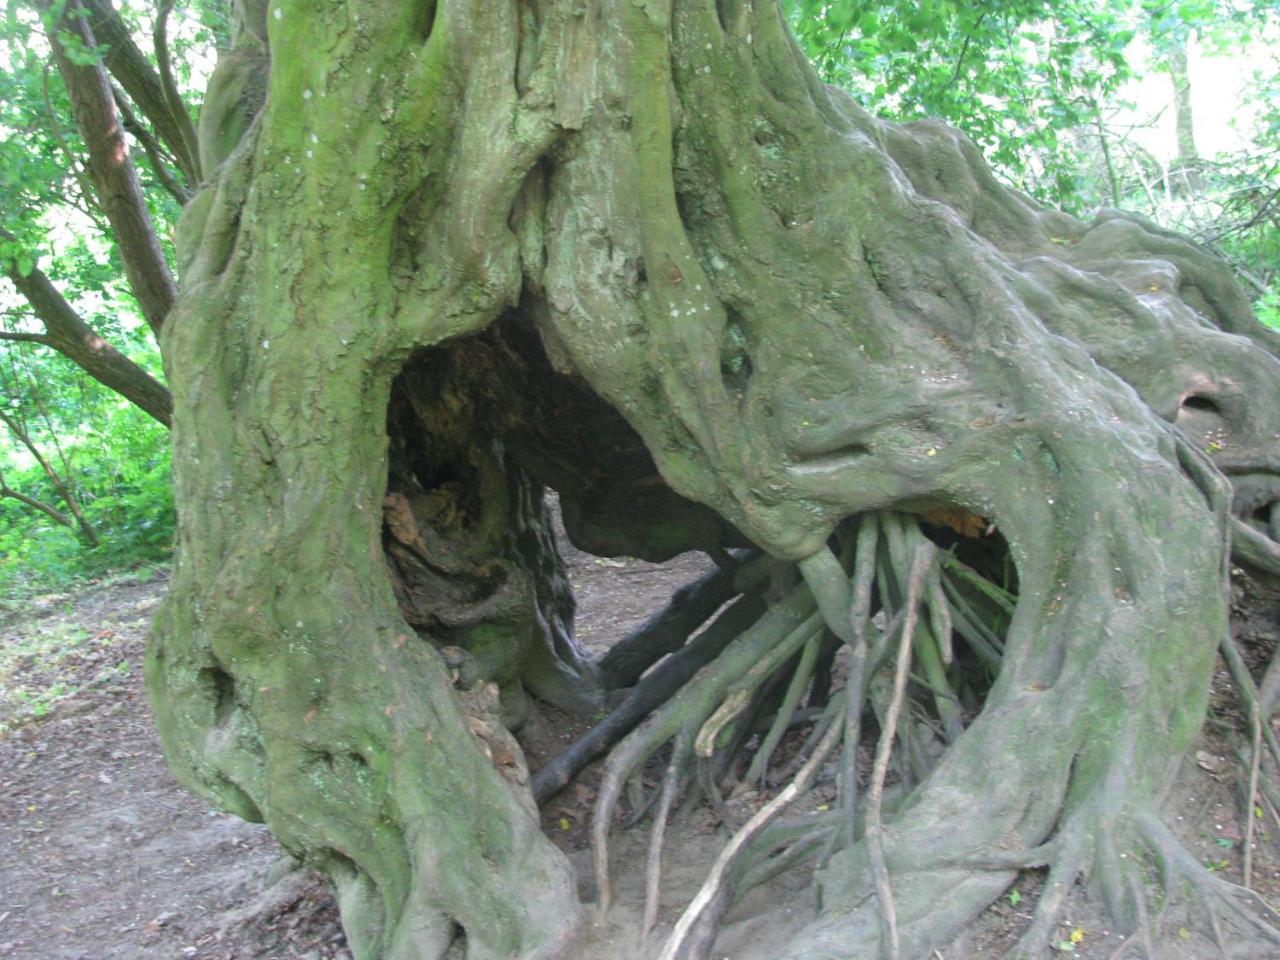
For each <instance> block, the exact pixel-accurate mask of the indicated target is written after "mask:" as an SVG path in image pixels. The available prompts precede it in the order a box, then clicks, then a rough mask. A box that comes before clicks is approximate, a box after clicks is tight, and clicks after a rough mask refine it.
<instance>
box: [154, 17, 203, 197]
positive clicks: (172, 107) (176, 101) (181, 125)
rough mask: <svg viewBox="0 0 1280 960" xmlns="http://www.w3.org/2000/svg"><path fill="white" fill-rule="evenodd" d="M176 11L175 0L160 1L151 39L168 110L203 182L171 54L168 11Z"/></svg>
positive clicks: (191, 125) (198, 156)
mask: <svg viewBox="0 0 1280 960" xmlns="http://www.w3.org/2000/svg"><path fill="white" fill-rule="evenodd" d="M172 11H173V0H160V9H159V10H158V11H157V14H156V22H155V29H154V30H153V31H152V40H153V41H154V42H155V48H156V62H158V63H159V64H160V87H161V89H162V90H163V91H164V99H165V103H167V104H168V106H169V113H170V114H172V116H173V118H174V120H175V121H176V122H177V124H178V130H179V132H180V133H181V135H182V142H183V143H184V144H185V145H186V148H187V155H188V156H189V157H190V158H191V165H192V169H193V170H194V171H195V179H194V180H193V181H192V182H193V183H197V184H198V183H199V182H200V146H199V143H198V142H197V140H196V128H195V125H194V124H192V122H191V114H189V113H187V105H186V103H185V102H183V99H182V94H181V93H180V92H179V91H178V84H177V82H176V81H175V80H174V79H173V62H172V59H171V58H170V56H169V14H170V13H171V12H172Z"/></svg>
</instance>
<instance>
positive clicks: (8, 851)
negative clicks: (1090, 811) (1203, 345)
mask: <svg viewBox="0 0 1280 960" xmlns="http://www.w3.org/2000/svg"><path fill="white" fill-rule="evenodd" d="M566 559H567V562H568V564H569V572H570V578H571V580H572V581H573V584H574V588H575V591H576V593H577V596H578V600H579V607H580V609H579V622H578V632H579V636H580V638H581V639H582V641H583V642H584V644H586V645H587V646H588V647H589V648H590V649H592V650H593V652H599V651H600V650H602V649H605V648H607V647H608V646H609V645H611V644H612V643H613V642H615V641H616V640H617V638H618V637H620V636H622V635H623V634H624V633H626V632H627V631H628V630H630V629H632V628H633V627H634V626H635V625H637V624H638V623H639V622H640V621H642V620H643V619H644V618H645V617H646V616H648V615H649V614H650V613H652V612H653V611H654V610H656V609H657V608H658V607H659V606H661V605H662V604H663V603H665V602H666V599H667V598H668V597H669V595H670V593H671V591H672V590H673V589H674V588H675V587H677V586H679V585H680V584H682V583H684V582H687V581H688V580H690V579H693V578H695V577H696V576H698V575H699V574H700V573H701V572H702V571H703V570H704V569H706V567H707V561H706V560H705V558H702V557H698V556H686V557H683V558H680V559H678V560H676V561H674V562H673V563H672V564H669V565H667V566H665V567H654V566H651V565H648V564H640V563H635V562H630V561H628V562H625V563H624V562H620V561H614V560H607V559H601V558H596V557H590V556H587V555H585V554H581V553H578V552H576V551H572V550H569V551H567V557H566ZM164 589H165V581H164V579H163V577H157V578H154V579H151V580H149V581H145V582H118V583H115V584H112V585H106V586H98V587H92V588H89V589H87V590H84V591H82V592H79V593H76V594H73V595H68V596H59V597H49V598H42V600H41V601H40V602H39V603H37V604H36V605H35V606H34V607H33V608H31V609H28V610H25V611H23V612H22V614H21V615H14V616H11V617H9V618H8V620H7V621H4V622H0V958H6V960H7V958H13V960H19V958H20V960H116V958H119V960H125V958H128V960H175V958H188V957H190V958H196V960H348V958H349V954H348V953H347V951H346V947H345V940H344V937H343V935H342V931H341V926H340V924H339V921H338V917H337V913H336V909H335V908H334V905H333V902H332V899H331V898H330V896H329V894H328V892H327V891H326V890H325V889H324V887H323V886H322V885H321V884H319V883H318V882H316V881H314V880H307V879H306V878H305V877H298V876H297V875H295V878H294V880H293V881H292V882H290V883H287V884H284V885H282V886H277V887H274V888H272V887H271V884H272V881H274V880H275V879H277V877H278V876H280V875H281V874H282V873H284V872H285V871H284V869H283V868H284V867H285V866H288V863H287V861H282V857H281V851H280V850H279V848H278V847H277V846H276V844H275V843H274V841H273V840H272V839H271V838H270V836H269V835H268V834H267V832H266V830H265V829H264V828H262V827H260V826H254V825H251V824H246V823H243V822H241V821H239V820H237V819H235V818H234V817H229V816H226V815H223V814H219V813H216V812H215V811H212V810H210V809H209V808H208V806H207V805H206V804H205V803H203V802H202V801H201V800H199V799H198V798H196V797H195V796H194V795H192V794H190V793H188V792H187V791H186V790H185V789H184V788H183V787H181V786H180V785H179V784H178V783H177V782H176V781H175V780H174V779H173V777H172V775H171V774H170V773H169V771H168V768H167V767H166V766H165V764H164V762H163V760H162V759H161V758H160V752H159V744H158V742H157V740H156V736H155V733H154V730H153V724H152V719H151V711H150V707H149V705H148V704H147V701H146V696H145V693H144V691H143V689H142V679H141V672H142V671H141V664H142V657H143V643H144V637H145V633H146V628H147V624H148V622H149V620H150V617H151V615H152V613H153V611H154V609H155V606H156V604H157V602H158V601H159V598H160V596H161V595H162V593H163V591H164ZM1250 629H1252V630H1254V631H1255V632H1260V633H1261V634H1266V636H1262V637H1260V638H1259V641H1260V642H1262V641H1266V642H1270V643H1274V640H1275V636H1274V634H1275V632H1276V627H1275V624H1274V621H1271V622H1264V623H1262V624H1261V625H1259V624H1257V623H1253V624H1252V625H1251V627H1250ZM1214 699H1215V705H1216V706H1217V707H1219V708H1220V709H1221V710H1222V711H1223V713H1225V714H1227V715H1230V713H1231V702H1232V700H1233V698H1232V697H1231V696H1230V695H1229V691H1228V690H1227V687H1226V685H1225V684H1224V683H1219V684H1218V689H1217V691H1216V692H1215V698H1214ZM562 736H563V737H565V738H566V739H567V738H569V737H571V736H572V733H571V732H570V733H566V734H563V735H562ZM1225 753H1226V746H1225V743H1223V742H1222V741H1220V740H1215V739H1208V740H1205V741H1204V743H1203V744H1202V749H1201V750H1200V753H1199V754H1198V756H1199V760H1200V762H1199V763H1198V764H1197V763H1189V764H1187V765H1186V768H1187V769H1186V770H1184V775H1183V779H1182V781H1181V782H1180V784H1179V787H1178V789H1177V791H1176V792H1175V795H1174V797H1172V798H1171V801H1170V805H1169V808H1168V813H1169V819H1170V821H1171V822H1174V823H1175V824H1176V826H1178V827H1179V828H1180V832H1181V833H1182V835H1183V837H1184V839H1186V840H1187V841H1188V843H1189V845H1190V846H1191V848H1192V850H1193V852H1195V854H1196V855H1197V857H1199V858H1200V859H1201V860H1202V862H1206V863H1210V864H1212V865H1213V867H1214V869H1215V870H1221V871H1222V873H1223V875H1225V876H1228V877H1230V878H1232V879H1236V880H1237V881H1238V879H1239V871H1240V860H1241V858H1240V846H1241V838H1242V835H1243V834H1242V831H1241V827H1240V823H1241V820H1240V817H1239V816H1238V814H1237V813H1236V808H1237V804H1236V803H1235V798H1234V787H1235V768H1234V767H1233V766H1232V765H1231V764H1230V763H1228V762H1226V761H1225ZM591 784H592V780H591V776H590V774H589V773H588V775H587V776H586V777H584V778H583V785H582V786H581V787H580V788H579V787H571V788H570V789H569V790H566V791H565V793H564V794H562V795H561V797H559V798H557V800H556V801H555V802H553V803H552V804H551V805H549V806H548V808H547V810H546V811H545V826H546V828H547V831H548V833H549V834H550V835H551V836H552V837H553V839H555V840H556V842H557V843H558V844H559V845H560V846H561V847H562V848H563V849H565V850H566V852H567V853H569V855H570V856H571V857H572V858H573V859H574V860H575V862H577V863H578V864H579V865H580V866H583V867H585V865H586V842H585V841H586V829H585V828H586V820H587V816H588V809H589V805H590V803H591V800H592V799H593V796H592V786H591ZM1276 826H1277V825H1276V824H1275V823H1272V822H1263V821H1260V828H1259V844H1258V851H1257V855H1256V859H1255V875H1256V876H1257V877H1258V878H1259V880H1260V887H1261V889H1262V891H1263V892H1264V893H1268V894H1270V895H1272V897H1273V899H1274V895H1275V894H1276V893H1277V891H1278V890H1280V880H1278V879H1277V878H1278V877H1280V867H1278V866H1277V858H1276V855H1275V851H1276V839H1277V838H1276V833H1277V830H1276V829H1275V828H1276ZM647 833H648V831H647V830H638V831H631V832H629V833H627V834H623V835H622V836H619V837H618V838H617V839H616V841H615V848H614V855H615V857H616V858H617V860H618V861H619V862H622V863H625V862H632V861H635V860H638V859H642V858H643V844H644V842H645V839H646V837H647ZM722 842H723V840H722V838H721V837H719V836H718V835H717V830H716V828H715V825H714V823H713V822H712V821H711V820H710V818H702V819H701V820H700V819H699V818H698V817H697V816H694V817H692V818H690V819H689V820H688V821H687V822H686V823H684V824H683V825H682V826H681V827H679V828H678V829H677V828H675V826H674V825H673V829H672V833H671V838H670V846H669V848H668V849H669V850H671V851H672V853H671V855H670V857H669V859H670V862H671V864H672V867H671V870H670V874H669V876H668V880H669V881H670V886H669V887H668V888H667V889H666V891H665V892H664V899H663V907H664V909H663V913H662V918H661V922H663V923H670V922H672V921H673V920H674V918H675V917H676V916H678V913H679V910H680V909H681V908H682V906H683V903H684V901H686V900H687V899H688V897H689V896H691V895H692V892H693V891H694V890H696V888H697V885H698V884H699V883H700V882H701V879H702V876H703V874H704V872H705V870H706V867H707V865H708V864H709V862H710V859H711V858H713V857H714V855H715V851H716V850H717V849H718V847H719V844H720V843H722ZM618 882H619V884H620V894H621V895H622V896H623V898H625V897H626V894H627V890H628V888H629V887H630V886H637V885H638V884H639V883H640V878H639V877H638V876H632V877H626V876H624V877H622V878H620V879H619V881H618ZM806 882H807V878H805V877H790V878H784V880H783V881H781V882H780V884H779V885H777V886H774V887H771V888H769V889H768V890H767V891H756V892H755V893H754V894H752V895H751V896H750V897H748V898H747V900H746V902H744V903H743V904H742V905H740V906H739V907H736V908H735V909H734V911H733V914H732V915H731V916H730V918H729V920H730V924H729V926H728V928H727V929H726V933H725V937H724V938H723V940H722V941H721V945H722V946H723V947H724V948H725V949H727V950H729V951H730V953H729V955H730V956H732V957H733V960H751V958H753V957H755V958H760V957H774V956H778V955H780V951H781V950H784V949H785V938H786V935H787V931H788V930H789V929H792V928H794V926H796V925H797V924H799V923H801V922H803V920H804V918H805V917H806V916H807V915H808V911H809V910H810V909H811V899H812V897H811V894H810V893H809V892H808V889H807V886H806ZM1039 882H1040V878H1039V877H1038V876H1037V875H1036V874H1035V873H1029V874H1026V875H1024V877H1023V879H1022V880H1021V881H1020V882H1019V887H1018V890H1019V891H1020V893H1019V894H1018V895H1017V896H1014V897H1006V898H1002V899H1001V900H1000V901H999V902H998V903H997V904H996V905H994V906H993V907H992V908H991V909H990V910H988V912H987V914H986V915H984V917H983V919H982V921H981V922H980V923H979V924H978V925H977V926H976V927H975V928H974V929H972V930H971V931H969V932H968V933H967V934H966V935H965V937H964V938H963V939H962V940H958V941H957V942H956V943H955V944H953V945H952V947H951V948H950V949H947V950H944V951H943V954H942V955H943V957H944V960H954V958H956V957H966V958H969V957H979V958H981V957H996V956H999V955H1000V953H1001V952H1002V951H1003V949H1004V948H1005V947H1007V946H1008V945H1009V944H1010V943H1011V942H1013V940H1014V939H1016V936H1017V934H1018V932H1019V931H1020V930H1021V929H1023V928H1025V925H1026V923H1027V922H1028V920H1029V919H1030V909H1031V907H1032V906H1033V905H1034V894H1035V891H1036V889H1037V886H1038V884H1039ZM268 889H270V890H271V894H272V896H271V898H270V900H269V901H264V900H263V899H262V897H263V892H264V890H268ZM633 892H635V893H636V894H637V896H638V890H637V891H633ZM1176 909H1177V910H1178V912H1177V913H1176V914H1171V916H1170V923H1169V924H1166V926H1169V927H1170V931H1171V933H1170V936H1171V941H1172V942H1171V944H1170V948H1171V952H1170V953H1169V954H1168V955H1169V956H1170V957H1178V958H1188V960H1196V958H1199V957H1201V956H1210V955H1215V954H1214V953H1212V952H1208V953H1206V952H1202V951H1205V950H1210V951H1211V947H1210V945H1209V943H1208V941H1207V940H1204V939H1203V938H1202V937H1201V936H1200V933H1199V932H1198V931H1199V930H1200V929H1201V928H1202V927H1203V924H1202V923H1201V922H1200V919H1201V918H1197V917H1195V916H1190V915H1188V916H1187V917H1186V918H1185V919H1184V918H1183V917H1182V916H1181V910H1180V908H1176ZM1170 924H1171V925H1170ZM1072 930H1080V931H1082V932H1083V934H1082V936H1083V939H1081V940H1080V941H1079V942H1078V943H1071V944H1070V946H1071V947H1072V949H1070V950H1064V951H1063V956H1064V957H1065V956H1072V957H1075V958H1095V957H1096V958H1101V957H1105V956H1108V955H1110V953H1111V952H1112V951H1113V950H1114V947H1115V946H1116V943H1117V941H1116V940H1115V939H1114V938H1113V937H1112V935H1111V933H1110V931H1108V930H1106V928H1105V925H1104V924H1103V923H1102V921H1101V920H1100V919H1099V918H1098V917H1097V916H1096V915H1095V914H1093V913H1092V912H1090V911H1088V910H1081V911H1078V912H1077V913H1076V914H1074V915H1073V916H1072V917H1071V921H1070V925H1068V926H1064V928H1063V930H1062V931H1061V932H1062V933H1063V935H1064V936H1065V937H1069V936H1070V933H1071V932H1072ZM1183 934H1185V937H1183V936H1182V935H1183ZM598 935H599V937H600V939H599V943H600V951H601V957H602V960H623V958H626V957H629V956H631V954H632V953H633V952H634V950H635V945H634V943H632V942H630V941H629V940H628V932H627V929H626V925H625V922H623V921H619V922H616V923H615V924H614V925H613V926H612V927H611V928H609V929H605V930H601V931H599V932H598ZM1180 941H1181V942H1180ZM1068 943H1070V941H1069V940H1067V941H1064V945H1066V944H1068ZM719 955H720V954H719V951H717V956H719Z"/></svg>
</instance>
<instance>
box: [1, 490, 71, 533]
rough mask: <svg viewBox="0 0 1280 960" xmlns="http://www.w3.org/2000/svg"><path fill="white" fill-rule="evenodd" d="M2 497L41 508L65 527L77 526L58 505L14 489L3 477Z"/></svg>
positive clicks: (36, 508)
mask: <svg viewBox="0 0 1280 960" xmlns="http://www.w3.org/2000/svg"><path fill="white" fill-rule="evenodd" d="M0 497H9V498H10V499H12V500H17V501H19V502H20V503H25V504H26V505H27V506H28V507H31V508H32V509H34V510H39V511H40V512H41V513H43V514H45V515H46V516H48V517H50V518H52V519H53V520H54V521H56V522H57V523H60V524H62V525H63V526H64V527H71V528H73V529H74V527H75V523H74V521H72V519H71V518H70V517H68V516H67V515H66V514H65V513H63V512H62V511H61V510H59V509H58V508H57V507H52V506H50V505H49V504H47V503H45V502H44V501H43V500H37V499H36V498H35V497H29V496H27V495H26V494H25V493H22V492H21V491H19V490H15V489H13V487H11V486H9V485H8V484H7V483H5V482H4V480H3V479H0Z"/></svg>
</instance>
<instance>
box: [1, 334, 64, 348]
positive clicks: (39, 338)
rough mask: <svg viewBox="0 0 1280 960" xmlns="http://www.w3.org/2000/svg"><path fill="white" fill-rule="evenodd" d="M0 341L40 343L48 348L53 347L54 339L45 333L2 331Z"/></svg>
mask: <svg viewBox="0 0 1280 960" xmlns="http://www.w3.org/2000/svg"><path fill="white" fill-rule="evenodd" d="M0 340H14V341H16V342H18V343H40V344H44V346H46V347H52V346H53V338H52V337H50V336H48V335H47V334H43V333H18V332H16V331H13V330H0Z"/></svg>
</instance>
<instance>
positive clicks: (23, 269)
mask: <svg viewBox="0 0 1280 960" xmlns="http://www.w3.org/2000/svg"><path fill="white" fill-rule="evenodd" d="M17 267H18V276H20V277H29V276H31V271H32V270H34V269H35V268H36V261H35V259H34V258H33V257H32V256H31V255H30V254H28V253H21V254H18V258H17Z"/></svg>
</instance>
